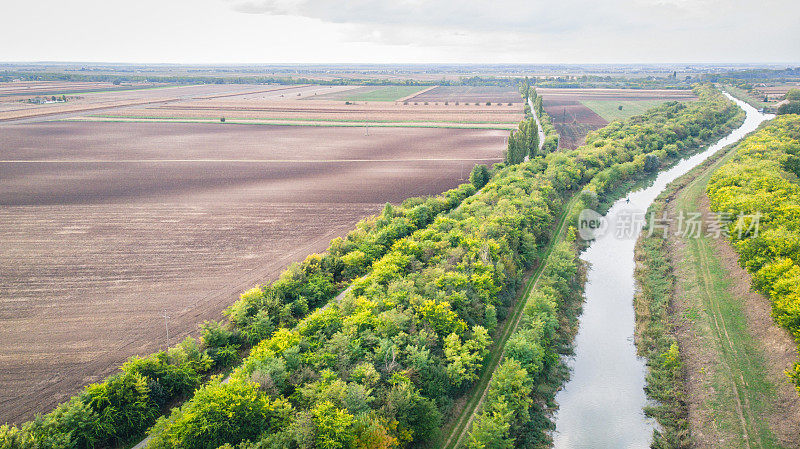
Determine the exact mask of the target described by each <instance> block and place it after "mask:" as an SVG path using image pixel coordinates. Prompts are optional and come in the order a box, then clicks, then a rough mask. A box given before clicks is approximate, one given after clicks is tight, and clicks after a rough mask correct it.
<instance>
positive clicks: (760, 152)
mask: <svg viewBox="0 0 800 449" xmlns="http://www.w3.org/2000/svg"><path fill="white" fill-rule="evenodd" d="M798 176H800V115H783V116H779V117H778V118H776V119H775V120H773V121H772V122H770V123H769V124H768V125H767V126H765V127H764V128H762V129H761V130H759V131H758V132H756V133H754V134H752V135H750V136H748V137H747V138H746V139H744V140H743V141H742V142H741V143H740V144H739V145H738V147H737V153H736V157H735V158H734V159H733V160H731V161H730V162H728V163H726V164H725V165H724V166H722V167H721V168H720V169H719V170H717V171H716V172H715V173H714V175H713V176H712V178H711V181H710V182H709V184H708V189H707V193H708V197H709V199H710V200H711V208H712V209H713V210H714V211H716V212H719V213H722V214H726V215H728V216H729V217H731V218H733V220H732V221H731V223H730V227H729V231H730V233H729V235H730V239H731V242H732V243H733V246H734V248H735V249H736V251H737V252H738V253H739V263H740V264H741V265H742V266H743V267H744V268H745V269H747V271H748V272H749V273H750V274H751V275H752V276H753V287H754V288H755V289H757V290H758V291H760V292H761V293H763V294H765V295H767V296H768V297H769V299H770V301H771V303H772V315H773V317H774V318H775V321H776V322H777V323H778V324H779V325H780V326H782V327H784V328H785V329H787V330H788V331H789V332H791V333H792V335H794V337H795V338H796V339H798V340H799V341H800V183H799V182H798ZM737 217H740V218H738V219H737ZM741 217H746V218H741ZM789 376H790V377H791V378H792V380H793V381H794V383H795V385H796V387H797V389H798V392H800V363H796V364H795V365H794V368H792V369H791V370H790V371H789Z"/></svg>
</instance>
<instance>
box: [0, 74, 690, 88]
mask: <svg viewBox="0 0 800 449" xmlns="http://www.w3.org/2000/svg"><path fill="white" fill-rule="evenodd" d="M525 78H526V77H522V76H486V75H482V76H470V77H459V78H458V79H445V78H442V79H438V80H437V79H426V80H420V79H414V78H407V79H396V78H388V77H383V78H380V77H375V78H372V77H371V78H358V77H355V76H354V77H338V78H334V79H330V78H328V77H324V76H320V77H315V76H298V77H294V76H288V75H287V76H277V75H274V76H259V75H252V76H251V75H244V76H230V75H226V74H220V75H189V74H186V75H155V74H147V75H141V74H140V75H136V74H130V73H72V72H44V71H42V72H38V71H0V81H2V82H8V81H12V80H14V79H20V80H25V81H76V82H108V83H143V82H150V83H168V84H285V85H293V84H318V85H325V86H350V85H352V86H496V87H512V88H515V87H517V86H518V85H519V83H520V82H522V81H523V80H524V79H525ZM696 81H697V79H683V80H678V79H676V78H674V77H673V76H672V75H666V76H664V77H656V76H647V77H637V78H625V77H614V76H599V75H579V76H567V75H563V76H546V77H534V78H531V83H532V84H535V85H537V86H540V87H556V88H617V89H689V88H691V84H692V83H694V82H696Z"/></svg>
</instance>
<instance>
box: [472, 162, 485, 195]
mask: <svg viewBox="0 0 800 449" xmlns="http://www.w3.org/2000/svg"><path fill="white" fill-rule="evenodd" d="M469 182H471V183H472V185H473V186H475V188H476V189H480V188H482V187H483V186H485V185H486V183H487V182H489V168H488V167H486V166H485V165H483V164H478V165H476V166H475V167H473V168H472V172H470V174H469Z"/></svg>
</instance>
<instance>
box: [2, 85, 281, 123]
mask: <svg viewBox="0 0 800 449" xmlns="http://www.w3.org/2000/svg"><path fill="white" fill-rule="evenodd" d="M10 84H16V83H0V88H2V87H3V86H8V85H10ZM40 84H41V85H40V88H42V89H51V92H53V94H52V95H55V96H60V95H61V92H64V91H62V90H58V88H59V86H60V85H61V84H60V83H40ZM290 88H291V89H296V88H297V87H296V86H291V87H290V86H280V85H247V84H235V85H221V84H202V85H185V86H155V87H153V86H149V87H142V88H137V89H123V90H114V91H91V92H85V93H80V94H65V95H66V96H67V101H66V102H54V103H44V104H30V103H27V102H25V100H27V99H29V98H31V97H32V95H31V94H25V95H8V96H2V97H0V122H2V121H10V120H21V119H37V120H38V119H39V118H41V117H55V116H60V115H61V116H64V115H70V114H73V115H74V114H79V113H90V112H93V111H97V110H108V109H117V108H123V107H130V106H142V105H153V104H164V103H172V102H177V101H188V100H209V99H214V98H228V97H231V96H239V95H258V94H266V93H273V94H274V96H275V97H278V96H279V95H281V93H282V91H285V90H287V89H290ZM34 97H35V95H34Z"/></svg>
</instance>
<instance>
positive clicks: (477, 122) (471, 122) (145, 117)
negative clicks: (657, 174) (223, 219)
mask: <svg viewBox="0 0 800 449" xmlns="http://www.w3.org/2000/svg"><path fill="white" fill-rule="evenodd" d="M91 117H97V118H110V119H140V120H189V119H191V120H208V121H215V122H218V121H220V118H221V117H191V118H187V117H164V116H157V115H113V114H97V115H92V116H91ZM251 120H271V121H272V120H274V121H286V122H298V121H302V122H343V123H360V124H364V123H420V122H421V120H360V119H335V118H300V117H259V118H248V117H225V123H228V122H229V121H241V122H246V121H251ZM422 121H424V120H422ZM434 122H435V123H460V124H467V125H509V126H512V125H513V126H517V124H518V123H519V122H498V121H481V120H435V121H434Z"/></svg>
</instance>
